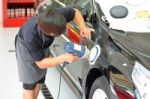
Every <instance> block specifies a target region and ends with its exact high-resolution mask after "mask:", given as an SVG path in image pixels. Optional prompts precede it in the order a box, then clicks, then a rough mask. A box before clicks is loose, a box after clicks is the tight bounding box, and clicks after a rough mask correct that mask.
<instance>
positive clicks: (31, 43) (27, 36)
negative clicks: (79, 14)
mask: <svg viewBox="0 0 150 99" xmlns="http://www.w3.org/2000/svg"><path fill="white" fill-rule="evenodd" d="M58 11H59V12H60V13H61V14H63V15H64V17H65V19H66V21H67V22H69V21H71V20H73V18H74V16H75V10H74V9H73V8H59V9H58ZM38 21H39V16H38V15H37V16H33V17H32V18H30V19H29V20H28V21H27V22H26V23H25V24H24V25H23V26H22V27H21V28H20V31H19V36H20V37H21V38H22V40H23V43H24V45H25V47H26V48H27V49H28V50H29V54H30V55H31V56H32V57H33V61H34V62H35V61H39V60H42V59H43V58H44V57H45V55H44V49H46V48H48V47H49V46H50V45H51V44H52V42H53V41H54V37H51V38H47V37H45V36H44V35H43V34H42V32H41V31H40V29H39V28H38Z"/></svg>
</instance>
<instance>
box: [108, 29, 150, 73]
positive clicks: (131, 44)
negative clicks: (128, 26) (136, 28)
mask: <svg viewBox="0 0 150 99" xmlns="http://www.w3.org/2000/svg"><path fill="white" fill-rule="evenodd" d="M109 34H110V36H111V37H112V39H113V41H114V42H116V44H118V45H119V46H121V47H122V48H123V49H124V50H126V51H128V52H129V53H131V54H132V55H133V56H136V57H137V58H138V59H139V60H140V61H141V62H142V63H143V64H144V66H146V67H147V68H148V69H149V70H150V45H149V43H150V33H149V32H148V33H146V32H144V33H136V32H128V33H124V34H123V33H121V32H120V31H116V30H110V33H109Z"/></svg>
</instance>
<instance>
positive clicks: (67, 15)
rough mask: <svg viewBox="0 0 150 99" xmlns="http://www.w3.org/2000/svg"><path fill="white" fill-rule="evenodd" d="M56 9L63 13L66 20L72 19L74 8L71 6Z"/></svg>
mask: <svg viewBox="0 0 150 99" xmlns="http://www.w3.org/2000/svg"><path fill="white" fill-rule="evenodd" d="M58 11H59V12H60V13H61V14H63V15H64V17H65V18H66V21H67V22H70V21H72V20H73V19H74V16H75V10H74V9H73V8H69V7H68V8H66V7H65V8H59V9H58Z"/></svg>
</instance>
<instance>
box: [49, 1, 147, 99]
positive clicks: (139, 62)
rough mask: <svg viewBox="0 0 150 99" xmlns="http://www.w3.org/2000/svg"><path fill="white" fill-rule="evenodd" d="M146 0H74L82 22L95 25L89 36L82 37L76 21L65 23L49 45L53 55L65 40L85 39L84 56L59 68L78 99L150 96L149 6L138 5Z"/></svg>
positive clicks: (129, 98)
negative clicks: (88, 37)
mask: <svg viewBox="0 0 150 99" xmlns="http://www.w3.org/2000/svg"><path fill="white" fill-rule="evenodd" d="M53 1H55V0H53ZM76 1H80V0H76ZM80 2H81V1H80ZM57 3H58V5H59V2H57ZM76 4H77V2H76ZM149 4H150V2H149V1H144V2H138V3H137V2H130V1H129V0H127V1H124V0H121V1H119V2H115V1H113V2H112V0H84V1H82V3H79V5H78V8H80V10H81V12H82V14H83V16H84V19H85V21H86V24H87V26H88V27H90V28H93V30H94V32H93V33H92V38H91V39H86V40H83V39H82V38H81V37H80V36H79V29H78V27H77V26H75V25H74V24H73V23H70V24H68V26H67V31H66V34H64V35H62V36H61V37H58V38H56V39H55V41H54V43H53V45H52V46H51V48H50V50H51V52H52V54H53V56H57V55H59V54H61V53H64V52H65V51H64V50H62V49H64V44H65V42H67V41H72V42H74V43H77V44H80V45H82V44H83V43H84V46H85V45H86V46H87V48H88V49H89V50H90V51H91V53H90V55H89V57H86V58H84V59H80V60H79V61H77V62H75V63H72V64H69V65H67V66H66V67H64V69H63V73H64V77H65V78H66V79H67V81H68V83H69V85H70V86H71V87H72V89H73V90H74V92H75V93H76V94H77V95H78V97H79V99H149V98H150V45H149V44H148V43H149V42H150V12H148V11H149V9H148V10H144V11H143V9H146V8H148V5H149ZM60 5H61V3H60ZM139 5H140V6H139ZM142 5H143V6H142ZM146 5H147V6H146ZM61 6H62V5H61ZM63 6H64V5H63ZM141 6H142V7H141ZM143 7H145V8H143ZM133 9H134V10H133ZM58 39H59V40H58ZM93 57H94V58H93ZM60 68H62V65H60ZM59 70H60V69H59Z"/></svg>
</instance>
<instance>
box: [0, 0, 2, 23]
mask: <svg viewBox="0 0 150 99" xmlns="http://www.w3.org/2000/svg"><path fill="white" fill-rule="evenodd" d="M1 25H2V0H0V26H1Z"/></svg>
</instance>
